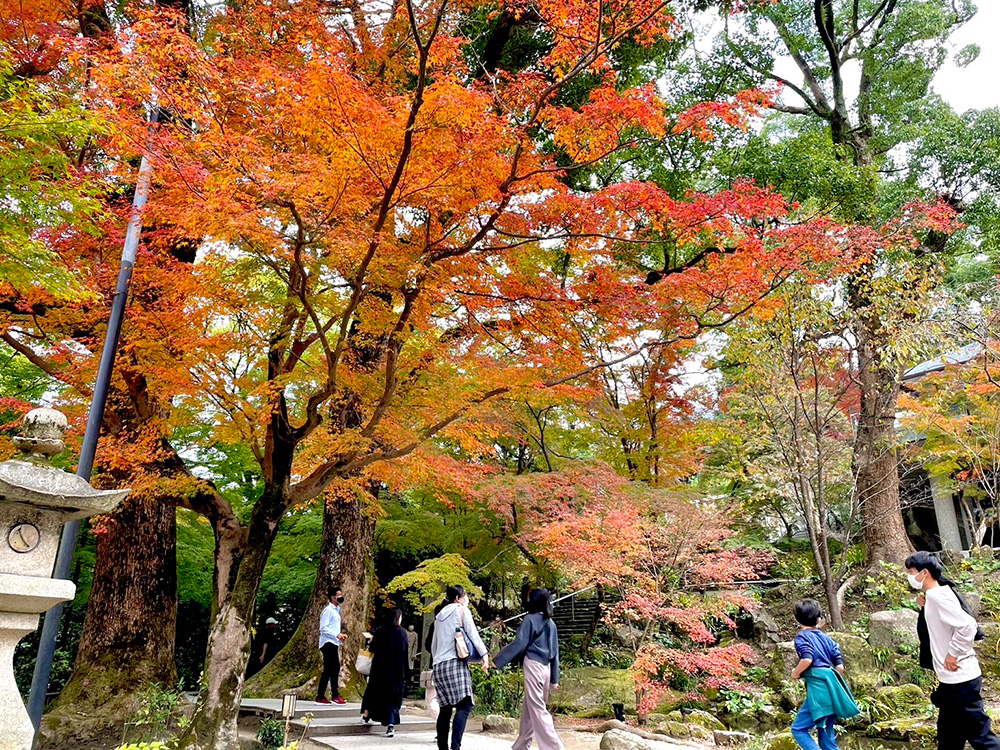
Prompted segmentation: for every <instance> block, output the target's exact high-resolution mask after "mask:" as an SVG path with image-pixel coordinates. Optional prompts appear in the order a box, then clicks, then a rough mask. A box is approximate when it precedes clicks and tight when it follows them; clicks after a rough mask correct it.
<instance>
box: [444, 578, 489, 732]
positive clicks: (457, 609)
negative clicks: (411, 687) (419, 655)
mask: <svg viewBox="0 0 1000 750" xmlns="http://www.w3.org/2000/svg"><path fill="white" fill-rule="evenodd" d="M444 600H445V606H444V607H443V608H442V609H441V611H440V612H438V614H437V616H436V617H435V618H434V640H433V643H432V648H431V658H432V659H433V663H434V667H433V672H434V688H435V690H436V691H437V697H438V702H439V703H440V705H441V712H440V713H439V714H438V718H437V744H438V750H449V744H448V733H449V724H450V725H451V726H450V729H451V745H450V750H462V737H463V736H464V735H465V725H466V724H467V723H468V721H469V713H470V712H471V711H472V706H473V705H474V703H473V699H472V673H471V672H470V671H469V661H470V659H468V658H465V659H463V658H460V657H459V655H458V649H457V646H456V636H459V637H461V636H460V633H459V631H460V630H463V629H464V630H465V632H466V633H467V634H468V636H469V639H470V640H471V641H472V645H473V646H474V647H475V649H476V651H478V652H479V653H480V654H482V665H483V669H489V666H490V661H489V655H488V654H487V651H486V644H484V643H483V639H482V638H480V637H479V631H478V630H477V629H476V623H475V622H473V621H472V613H471V612H470V611H469V597H468V596H466V593H465V589H464V588H462V587H461V586H449V587H448V590H447V591H446V592H445V597H444ZM452 713H454V715H455V720H454V722H453V723H452Z"/></svg>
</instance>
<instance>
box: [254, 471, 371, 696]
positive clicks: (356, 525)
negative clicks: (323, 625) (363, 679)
mask: <svg viewBox="0 0 1000 750" xmlns="http://www.w3.org/2000/svg"><path fill="white" fill-rule="evenodd" d="M371 490H372V491H373V494H374V493H377V488H375V487H373V488H371ZM374 541H375V519H374V518H373V517H372V515H371V513H370V512H369V510H368V508H366V507H365V504H364V503H363V502H361V501H360V500H358V499H357V498H354V499H351V500H349V501H348V500H344V499H339V498H338V499H333V500H328V501H327V502H326V505H325V508H324V512H323V541H322V544H321V545H320V556H319V560H320V562H319V568H318V569H317V571H316V579H315V580H314V582H313V588H312V594H311V595H310V597H309V605H308V606H307V607H306V611H305V613H304V614H303V615H302V620H301V622H300V623H299V627H298V629H297V630H296V631H295V634H294V635H293V636H292V638H291V640H289V642H288V643H287V644H286V645H285V647H284V648H283V649H281V651H280V652H278V654H277V656H275V657H274V659H272V660H271V662H270V663H268V665H267V666H266V667H264V669H262V670H261V671H260V672H258V673H257V674H256V675H254V677H253V678H252V679H251V680H250V681H249V682H248V683H247V687H246V691H245V692H246V695H248V696H254V697H276V696H279V695H281V693H283V692H284V691H286V690H298V691H299V693H300V695H301V696H302V697H303V698H308V699H312V698H313V697H315V696H314V695H313V694H312V693H313V691H314V690H315V688H316V682H317V681H318V679H319V671H320V667H321V661H320V653H319V649H318V645H319V616H320V613H321V612H322V611H323V608H324V607H325V606H326V605H327V603H328V602H329V598H328V597H329V591H330V589H331V587H332V586H338V585H339V586H340V587H341V589H342V590H343V592H344V603H343V605H342V606H341V614H342V616H343V623H344V632H345V633H346V634H347V636H348V639H347V641H346V643H345V644H344V646H343V649H344V651H343V659H342V660H341V666H342V670H348V671H349V672H350V673H351V676H352V677H353V669H354V660H355V658H356V657H357V654H358V650H359V648H360V646H361V633H362V632H363V630H364V628H365V625H366V624H367V620H368V609H369V600H370V597H371V585H372V581H373V579H374V559H373V557H372V546H373V544H374ZM348 682H349V685H350V683H351V682H353V680H349V681H348Z"/></svg>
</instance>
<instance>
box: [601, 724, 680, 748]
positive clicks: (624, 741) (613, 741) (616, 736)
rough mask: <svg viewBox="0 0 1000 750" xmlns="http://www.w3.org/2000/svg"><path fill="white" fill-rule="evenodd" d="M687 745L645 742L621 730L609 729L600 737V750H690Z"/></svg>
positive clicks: (664, 741)
mask: <svg viewBox="0 0 1000 750" xmlns="http://www.w3.org/2000/svg"><path fill="white" fill-rule="evenodd" d="M690 748H691V746H690V745H687V744H683V745H682V744H678V743H676V742H670V741H669V740H663V741H661V740H647V739H645V738H643V737H640V736H639V735H637V734H633V733H632V732H628V731H625V730H623V729H610V730H608V731H607V732H605V733H604V736H603V737H601V750H682V749H683V750H690Z"/></svg>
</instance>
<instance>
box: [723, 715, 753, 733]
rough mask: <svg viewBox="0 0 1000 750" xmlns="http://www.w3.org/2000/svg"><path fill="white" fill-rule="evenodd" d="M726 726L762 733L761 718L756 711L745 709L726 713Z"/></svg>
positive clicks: (736, 729) (738, 730) (741, 730)
mask: <svg viewBox="0 0 1000 750" xmlns="http://www.w3.org/2000/svg"><path fill="white" fill-rule="evenodd" d="M725 721H726V726H727V727H728V728H729V729H732V730H733V731H735V732H750V733H751V734H760V719H758V718H757V714H756V713H750V712H749V711H743V712H741V713H738V714H725Z"/></svg>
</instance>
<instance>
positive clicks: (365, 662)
mask: <svg viewBox="0 0 1000 750" xmlns="http://www.w3.org/2000/svg"><path fill="white" fill-rule="evenodd" d="M354 669H355V670H356V671H357V673H358V674H362V675H364V676H365V677H368V676H369V675H370V674H371V673H372V652H371V651H368V650H366V649H361V650H360V651H358V658H357V659H355V660H354Z"/></svg>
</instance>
